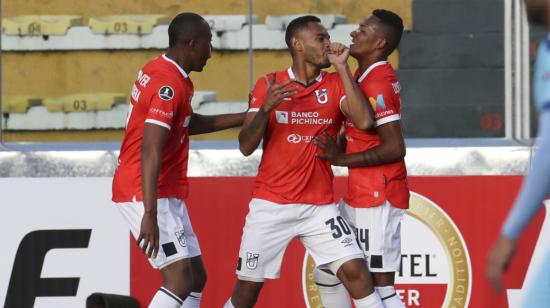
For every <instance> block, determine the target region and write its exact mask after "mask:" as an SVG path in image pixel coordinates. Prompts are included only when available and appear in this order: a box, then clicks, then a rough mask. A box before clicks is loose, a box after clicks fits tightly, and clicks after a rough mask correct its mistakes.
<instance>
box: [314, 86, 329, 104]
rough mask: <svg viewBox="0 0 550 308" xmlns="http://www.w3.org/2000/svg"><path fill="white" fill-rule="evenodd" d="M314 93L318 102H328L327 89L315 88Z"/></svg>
mask: <svg viewBox="0 0 550 308" xmlns="http://www.w3.org/2000/svg"><path fill="white" fill-rule="evenodd" d="M315 95H316V96H317V102H318V103H319V104H322V105H324V104H326V103H328V90H327V89H321V90H315Z"/></svg>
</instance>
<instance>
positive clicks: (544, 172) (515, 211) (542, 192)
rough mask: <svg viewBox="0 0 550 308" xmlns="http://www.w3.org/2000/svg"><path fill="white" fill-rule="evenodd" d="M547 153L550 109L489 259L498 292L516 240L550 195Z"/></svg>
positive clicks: (488, 271)
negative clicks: (528, 168) (514, 200)
mask: <svg viewBox="0 0 550 308" xmlns="http://www.w3.org/2000/svg"><path fill="white" fill-rule="evenodd" d="M548 153H550V110H546V111H543V112H542V114H541V116H540V126H539V148H538V150H537V153H536V154H535V158H534V159H533V164H532V166H531V170H530V171H529V174H528V175H527V176H526V177H525V180H524V182H523V185H522V187H521V190H520V193H519V196H518V198H517V200H516V202H515V204H514V206H513V207H512V210H511V211H510V213H509V214H508V218H507V219H506V222H505V223H504V227H503V229H502V232H501V235H500V237H499V238H498V239H497V241H496V242H495V244H494V246H493V248H492V249H491V251H490V253H489V257H488V259H487V266H486V268H485V275H486V276H487V279H489V281H490V282H491V284H492V285H493V287H494V288H495V289H496V290H497V291H499V290H500V289H501V288H502V282H501V281H502V273H503V272H504V271H505V270H506V268H507V266H508V263H509V262H510V259H511V258H512V256H513V255H514V252H515V246H516V239H517V238H518V236H519V235H520V234H521V232H522V231H523V229H525V226H526V225H527V224H528V223H529V222H530V221H531V220H532V219H533V217H534V216H535V214H536V213H537V212H538V211H539V209H540V208H541V207H542V202H543V200H544V198H545V197H546V196H547V195H548V193H550V155H548Z"/></svg>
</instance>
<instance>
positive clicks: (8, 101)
mask: <svg viewBox="0 0 550 308" xmlns="http://www.w3.org/2000/svg"><path fill="white" fill-rule="evenodd" d="M41 104H42V99H41V98H38V97H35V96H4V97H2V113H26V112H27V110H29V108H30V107H33V106H40V105H41Z"/></svg>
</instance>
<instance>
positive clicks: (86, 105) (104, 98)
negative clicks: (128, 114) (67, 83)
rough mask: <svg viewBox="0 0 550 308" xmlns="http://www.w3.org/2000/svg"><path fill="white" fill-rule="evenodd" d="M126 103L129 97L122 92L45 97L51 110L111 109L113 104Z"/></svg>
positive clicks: (46, 103)
mask: <svg viewBox="0 0 550 308" xmlns="http://www.w3.org/2000/svg"><path fill="white" fill-rule="evenodd" d="M126 103H128V98H127V97H126V95H125V94H122V93H79V94H72V95H66V96H57V97H48V98H46V99H44V105H45V106H46V108H47V109H48V111H49V112H75V111H80V112H86V111H99V110H111V108H113V105H116V104H126Z"/></svg>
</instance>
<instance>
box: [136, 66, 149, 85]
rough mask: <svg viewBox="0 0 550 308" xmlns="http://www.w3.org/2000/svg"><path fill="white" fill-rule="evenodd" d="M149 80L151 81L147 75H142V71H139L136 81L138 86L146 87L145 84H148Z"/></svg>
mask: <svg viewBox="0 0 550 308" xmlns="http://www.w3.org/2000/svg"><path fill="white" fill-rule="evenodd" d="M150 80H151V77H149V75H147V74H144V73H143V71H141V70H140V71H139V73H138V77H137V81H138V83H139V85H140V86H142V87H146V86H147V83H149V81H150Z"/></svg>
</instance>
